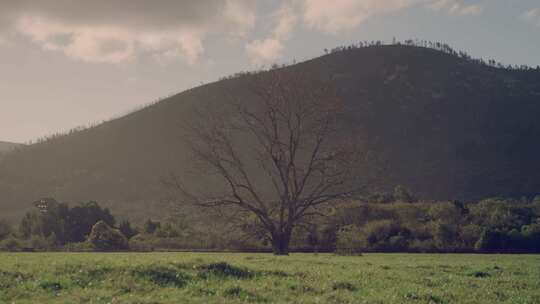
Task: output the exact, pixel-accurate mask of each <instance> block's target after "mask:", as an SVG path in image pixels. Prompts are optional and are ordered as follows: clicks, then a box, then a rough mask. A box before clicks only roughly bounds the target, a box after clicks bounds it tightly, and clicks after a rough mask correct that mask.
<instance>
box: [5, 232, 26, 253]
mask: <svg viewBox="0 0 540 304" xmlns="http://www.w3.org/2000/svg"><path fill="white" fill-rule="evenodd" d="M22 248H23V245H22V244H21V242H20V241H19V240H17V239H16V238H14V237H13V236H10V237H8V238H6V239H5V240H3V241H1V242H0V250H2V251H21V250H22Z"/></svg>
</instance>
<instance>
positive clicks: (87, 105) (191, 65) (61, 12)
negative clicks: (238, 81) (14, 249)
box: [0, 0, 540, 142]
mask: <svg viewBox="0 0 540 304" xmlns="http://www.w3.org/2000/svg"><path fill="white" fill-rule="evenodd" d="M394 37H395V38H396V39H398V40H406V39H410V38H412V39H414V38H417V39H421V40H432V41H441V42H445V43H448V44H450V45H451V46H453V47H454V48H455V49H459V50H464V51H467V52H468V53H469V54H471V55H472V56H473V57H482V58H485V59H495V60H497V61H500V62H503V63H505V64H519V65H521V64H527V65H531V66H537V65H540V1H539V0H275V1H274V0H272V1H271V0H199V1H191V0H86V1H85V0H0V141H13V142H29V141H31V140H35V139H36V138H39V137H41V136H44V135H48V134H52V133H55V132H61V131H65V130H68V129H70V128H73V127H77V126H82V125H87V124H90V123H95V122H100V121H103V120H107V119H111V118H113V117H117V116H118V115H121V114H122V113H126V112H128V111H131V110H133V109H136V108H138V107H140V106H142V105H145V104H148V103H150V102H153V101H154V100H156V99H158V98H160V97H164V96H167V95H169V94H172V93H175V92H180V91H183V90H185V89H189V88H192V87H194V86H198V85H200V84H202V83H208V82H212V81H216V80H217V79H219V78H220V77H222V76H226V75H230V74H233V73H236V72H238V71H246V70H253V69H258V68H261V67H267V66H269V65H271V64H272V63H280V64H283V63H292V62H295V61H296V62H298V61H303V60H306V59H310V58H313V57H317V56H320V55H322V54H323V50H324V49H325V48H328V49H331V48H333V47H336V46H339V45H349V44H353V43H356V42H358V41H365V40H383V41H387V42H390V41H392V39H393V38H394Z"/></svg>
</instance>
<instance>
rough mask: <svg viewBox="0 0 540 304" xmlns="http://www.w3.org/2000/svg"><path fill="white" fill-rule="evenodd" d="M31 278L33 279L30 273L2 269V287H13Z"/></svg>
mask: <svg viewBox="0 0 540 304" xmlns="http://www.w3.org/2000/svg"><path fill="white" fill-rule="evenodd" d="M30 279H32V275H30V274H25V273H21V272H9V271H0V289H4V288H10V287H13V286H16V285H17V284H19V283H22V282H24V281H27V280H30Z"/></svg>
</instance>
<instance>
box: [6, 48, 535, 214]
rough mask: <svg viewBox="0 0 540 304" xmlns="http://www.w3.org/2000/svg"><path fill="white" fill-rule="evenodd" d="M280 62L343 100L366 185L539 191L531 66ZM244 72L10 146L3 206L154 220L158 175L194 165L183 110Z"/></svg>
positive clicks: (396, 53) (380, 56)
mask: <svg viewBox="0 0 540 304" xmlns="http://www.w3.org/2000/svg"><path fill="white" fill-rule="evenodd" d="M284 69H295V70H297V71H301V72H303V73H306V75H307V74H312V75H320V76H321V77H326V78H331V79H332V81H333V82H334V85H335V87H336V89H337V91H338V94H339V96H340V97H341V98H343V99H344V101H345V102H346V107H347V112H346V113H347V114H346V115H345V116H344V117H343V119H342V122H341V123H342V125H343V126H344V127H345V128H344V130H346V131H344V133H343V136H345V137H346V136H350V135H351V134H355V135H358V134H360V135H361V137H362V138H363V140H364V142H363V147H364V148H365V149H367V150H369V151H370V154H371V155H373V156H374V157H375V158H376V159H377V164H378V165H379V164H380V169H381V170H380V171H379V172H378V175H377V176H376V182H375V183H373V184H372V185H371V186H372V188H371V189H372V190H373V191H388V190H390V189H393V188H394V187H395V186H396V185H404V186H406V187H407V188H409V189H411V191H412V192H413V193H415V194H416V195H417V196H418V197H420V198H425V199H462V200H473V199H479V198H485V197H490V196H498V195H501V196H513V197H515V196H530V197H532V196H533V195H535V194H537V193H539V192H540V158H539V157H538V156H539V155H540V141H539V140H538V139H539V138H540V120H538V117H539V115H540V71H538V70H533V69H515V68H512V69H510V68H506V67H502V66H497V65H496V64H494V63H493V64H492V63H491V62H489V64H485V63H482V62H479V61H475V60H471V59H470V58H469V57H467V56H464V55H463V54H461V55H460V54H458V53H455V52H453V51H448V50H445V49H433V48H426V47H418V46H410V45H408V46H407V45H393V46H379V45H374V46H369V47H361V48H345V49H340V50H339V51H336V52H331V53H329V54H327V55H324V56H322V57H319V58H316V59H313V60H310V61H307V62H303V63H299V64H296V65H293V66H289V67H285V68H284ZM251 77H253V76H252V75H251V74H249V73H247V74H244V75H242V76H239V77H234V78H229V79H225V80H221V81H218V82H216V83H212V84H208V85H204V86H201V87H198V88H195V89H191V90H188V91H185V92H183V93H180V94H178V95H175V96H173V97H170V98H168V99H165V100H163V101H161V102H159V103H157V104H155V105H152V106H150V107H147V108H145V109H143V110H141V111H138V112H135V113H132V114H130V115H127V116H125V117H122V118H120V119H116V120H113V121H110V122H106V123H104V124H101V125H98V126H96V127H93V128H90V129H87V130H82V131H77V132H73V133H70V134H68V135H65V136H58V137H55V138H53V139H50V140H47V141H44V142H41V143H37V144H34V145H31V146H27V147H24V148H23V149H21V150H20V151H17V152H16V153H11V154H9V155H7V156H6V157H5V158H3V159H1V160H0V213H1V214H3V215H5V216H7V217H16V216H20V215H22V214H23V213H24V212H25V211H27V209H28V208H30V203H31V202H33V201H35V200H36V199H38V198H41V197H54V198H56V199H58V200H59V201H67V202H82V201H88V200H96V201H99V202H100V203H101V204H103V205H105V206H107V207H110V208H111V210H112V211H113V212H115V214H120V215H122V216H128V217H130V218H133V219H136V220H141V219H143V218H148V217H163V216H164V215H165V214H167V212H168V209H167V208H166V207H167V206H168V197H167V191H166V189H164V186H163V184H162V182H161V178H162V177H163V176H166V175H168V174H170V173H176V174H180V175H185V176H188V174H191V173H192V172H191V171H192V170H191V159H190V157H189V153H188V151H187V148H186V147H185V145H184V142H183V138H182V136H181V132H180V131H179V130H180V128H181V125H182V124H184V123H186V122H189V121H190V120H191V119H193V116H192V115H191V113H192V112H191V108H192V107H193V106H194V105H201V104H203V105H204V104H206V105H217V104H219V103H220V102H227V101H228V100H229V99H228V97H227V96H229V95H233V96H234V98H237V99H244V101H245V102H249V98H250V95H249V93H248V92H247V90H248V87H249V83H250V79H251ZM351 138H352V137H351ZM189 176H190V177H189V178H190V179H191V180H194V181H197V179H196V178H194V177H193V176H192V175H189ZM200 182H201V183H204V181H202V180H201V181H200ZM211 186H212V185H208V187H211Z"/></svg>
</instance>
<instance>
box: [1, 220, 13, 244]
mask: <svg viewBox="0 0 540 304" xmlns="http://www.w3.org/2000/svg"><path fill="white" fill-rule="evenodd" d="M12 232H13V230H12V229H11V225H10V224H9V223H8V222H7V221H6V220H2V219H0V241H1V240H3V239H6V238H7V237H9V236H10V235H11V233H12Z"/></svg>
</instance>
